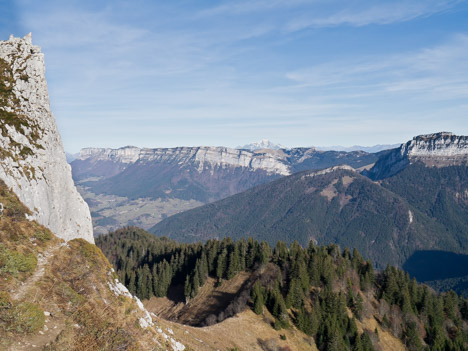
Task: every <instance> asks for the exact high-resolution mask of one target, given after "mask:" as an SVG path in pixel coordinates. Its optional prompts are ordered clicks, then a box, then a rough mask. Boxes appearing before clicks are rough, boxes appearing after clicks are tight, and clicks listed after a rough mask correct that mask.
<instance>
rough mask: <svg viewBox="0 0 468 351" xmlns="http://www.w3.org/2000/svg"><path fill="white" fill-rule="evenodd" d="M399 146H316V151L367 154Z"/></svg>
mask: <svg viewBox="0 0 468 351" xmlns="http://www.w3.org/2000/svg"><path fill="white" fill-rule="evenodd" d="M399 146H400V144H377V145H373V146H361V145H353V146H341V145H334V146H316V147H315V148H316V149H317V150H321V151H346V152H351V151H365V152H369V153H374V152H380V151H384V150H390V149H395V148H397V147H399Z"/></svg>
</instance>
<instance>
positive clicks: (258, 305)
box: [97, 227, 468, 351]
mask: <svg viewBox="0 0 468 351" xmlns="http://www.w3.org/2000/svg"><path fill="white" fill-rule="evenodd" d="M97 244H98V245H99V246H100V247H101V248H102V250H103V252H104V253H105V254H106V255H107V256H108V257H109V259H110V260H111V261H112V262H113V264H114V266H115V267H116V269H117V274H118V275H119V277H120V279H121V280H122V281H125V283H126V284H127V286H128V287H129V289H130V290H131V291H133V292H135V293H136V294H137V295H138V296H140V297H141V298H143V299H148V298H151V299H152V300H151V301H148V300H145V303H146V304H147V305H148V306H151V305H154V304H157V302H158V301H159V302H163V301H165V300H167V299H169V300H170V299H177V296H178V295H179V294H178V293H177V292H178V291H179V292H181V293H182V296H181V297H179V298H182V299H183V301H180V304H182V305H183V307H182V310H180V309H178V310H177V311H179V312H180V313H174V314H172V317H171V319H172V320H173V321H180V320H184V321H186V322H187V321H188V323H194V325H213V324H216V323H220V325H223V323H224V324H225V323H227V322H228V321H229V319H227V320H226V318H230V317H232V316H234V317H233V319H237V318H239V319H237V320H236V323H243V322H245V321H246V318H245V316H246V310H248V309H251V310H252V311H253V312H254V313H256V314H258V315H260V316H263V321H260V320H259V321H258V323H257V324H259V325H264V324H266V325H269V328H270V329H269V330H272V329H276V330H278V331H281V332H282V331H284V332H282V333H283V334H281V335H280V339H284V340H285V341H286V344H287V345H288V346H289V347H290V348H285V349H284V350H289V349H302V347H299V346H298V344H296V342H297V339H296V338H295V336H294V334H291V330H294V329H296V328H297V329H299V330H301V331H302V332H303V333H304V334H305V335H307V336H308V337H310V338H312V339H311V342H312V344H311V346H310V347H309V348H308V349H314V347H317V349H319V350H332V351H333V350H337V351H338V350H339V351H346V350H405V349H406V350H423V349H427V350H465V349H466V348H467V346H468V344H467V342H468V334H467V332H468V324H467V318H468V300H466V299H463V298H460V297H458V296H457V295H456V294H455V293H453V292H449V293H445V294H442V295H437V294H435V293H434V292H433V291H431V290H430V289H429V288H428V287H427V286H422V285H418V284H417V283H416V281H415V280H414V279H413V280H411V279H410V278H409V276H408V274H406V273H404V272H403V271H401V270H398V269H396V268H394V267H390V266H389V267H387V268H386V269H385V270H384V271H382V272H380V273H377V272H375V271H374V269H373V267H372V264H371V263H370V261H366V260H364V259H363V258H362V257H361V255H360V254H359V252H358V251H357V250H354V251H353V252H352V253H351V252H350V251H349V250H348V249H345V250H343V251H341V250H340V248H339V247H338V246H336V245H328V246H321V247H319V246H316V245H314V244H312V243H311V244H310V245H308V246H307V247H306V248H302V247H301V246H300V245H298V244H297V242H296V243H293V244H291V245H290V246H289V247H288V246H286V245H285V244H284V243H283V242H278V243H277V244H276V245H275V246H274V248H272V247H271V246H269V245H268V244H267V243H266V242H258V241H256V240H253V239H251V238H249V239H248V240H243V239H242V240H239V241H236V242H233V241H232V240H231V239H230V238H227V239H223V240H221V241H218V240H209V241H208V242H206V243H205V244H200V243H197V244H178V243H176V242H174V241H172V240H169V239H167V238H158V237H155V236H153V235H150V234H148V233H146V232H144V231H143V230H141V229H138V228H132V227H127V228H123V229H121V230H119V231H116V232H114V233H110V234H109V235H107V236H100V237H99V238H98V239H97ZM239 280H241V281H243V282H244V283H243V284H238V283H236V282H238V281H239ZM213 282H216V283H215V284H216V286H218V287H220V288H219V289H214V290H210V289H212V288H210V287H211V286H212V284H213ZM231 282H232V283H231ZM230 284H231V286H237V288H236V289H235V290H234V291H232V290H231V291H230V293H225V295H222V294H223V293H222V291H223V289H222V287H225V286H229V285H230ZM210 291H211V292H210ZM200 295H201V296H200ZM210 295H211V297H210ZM154 296H157V297H158V298H155V297H154ZM223 296H224V297H226V296H227V297H228V300H229V302H228V303H224V304H223V303H221V302H218V303H208V301H212V300H213V298H215V299H218V300H223ZM153 299H155V300H154V301H153ZM192 301H193V302H192ZM150 302H151V303H150ZM190 311H194V312H195V311H197V315H193V317H194V319H192V320H191V319H190V318H189V319H187V313H190ZM208 312H209V313H208ZM166 313H167V311H166ZM199 313H204V315H205V316H206V318H205V319H204V320H200V319H198V318H197V317H198V314H199ZM238 315H240V316H241V317H236V316H238ZM182 318H183V319H182ZM191 321H192V322H191ZM186 322H184V323H186ZM230 325H231V328H233V329H231V331H230V332H231V333H233V332H235V330H236V329H235V328H236V327H235V323H234V324H233V323H231V324H230ZM206 330H209V328H208V329H206ZM257 330H258V329H257ZM263 330H265V333H266V332H267V330H268V329H263ZM253 332H254V329H253V328H252V329H251V330H250V331H249V332H248V333H249V334H251V333H253ZM286 335H288V337H287V336H286ZM263 338H264V336H263V335H262V336H260V335H259V338H258V344H262V347H267V348H263V349H264V350H265V349H266V350H277V349H280V348H279V347H278V346H276V348H275V346H274V344H275V343H276V341H275V340H270V341H271V342H273V347H272V348H269V347H268V343H267V342H266V341H265V340H264V339H263ZM289 338H291V339H289ZM258 344H257V345H258ZM270 345H271V344H270Z"/></svg>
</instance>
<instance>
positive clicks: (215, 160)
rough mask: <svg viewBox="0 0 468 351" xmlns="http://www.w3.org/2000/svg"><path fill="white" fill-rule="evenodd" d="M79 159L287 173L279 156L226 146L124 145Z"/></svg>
mask: <svg viewBox="0 0 468 351" xmlns="http://www.w3.org/2000/svg"><path fill="white" fill-rule="evenodd" d="M79 159H80V160H86V159H93V160H95V161H98V160H99V161H106V160H107V161H112V162H118V163H123V164H130V163H135V162H137V161H140V162H165V163H174V162H175V163H178V164H189V163H192V164H196V167H197V169H198V171H199V172H201V171H203V170H204V169H214V168H216V167H221V168H223V167H230V166H232V167H247V168H250V169H251V170H253V171H255V170H264V171H266V172H268V173H269V174H281V175H289V174H290V170H289V168H288V165H287V164H286V163H285V161H284V156H283V155H282V154H281V153H262V152H251V151H248V150H237V149H231V148H227V147H210V146H200V147H176V148H156V149H139V148H137V147H133V146H126V147H123V148H120V149H108V148H106V149H104V148H102V149H100V148H86V149H83V150H81V151H80V156H79Z"/></svg>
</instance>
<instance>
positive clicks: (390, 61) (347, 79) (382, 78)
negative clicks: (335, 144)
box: [286, 34, 468, 99]
mask: <svg viewBox="0 0 468 351" xmlns="http://www.w3.org/2000/svg"><path fill="white" fill-rule="evenodd" d="M467 71H468V35H465V34H459V35H456V36H455V37H454V38H452V39H451V40H450V41H449V42H448V43H446V44H443V45H439V46H435V47H432V48H428V49H423V50H420V51H418V52H413V53H408V54H393V55H390V56H389V57H382V56H371V57H367V58H360V59H359V60H358V61H356V60H355V61H349V60H347V61H337V62H329V63H325V64H320V65H316V66H313V67H310V68H306V69H301V70H297V71H292V72H288V73H287V74H286V77H287V78H288V79H290V80H292V81H295V82H297V83H299V85H300V86H301V87H303V88H314V89H318V88H326V89H329V90H328V91H330V90H334V91H335V93H336V94H341V93H343V91H346V90H349V91H350V93H352V94H353V95H356V94H360V95H361V96H365V95H366V94H368V95H376V94H386V93H404V94H407V93H412V94H418V95H422V96H425V97H426V98H429V99H458V98H461V97H463V96H467V95H466V92H467V86H468V76H467V75H466V74H465V72H467ZM332 94H333V92H332Z"/></svg>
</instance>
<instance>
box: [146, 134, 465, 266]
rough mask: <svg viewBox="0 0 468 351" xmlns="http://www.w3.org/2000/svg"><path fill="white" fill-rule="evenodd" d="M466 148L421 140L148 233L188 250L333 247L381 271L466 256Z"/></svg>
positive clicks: (178, 218) (447, 139) (262, 189)
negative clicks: (350, 250) (242, 243)
mask: <svg viewBox="0 0 468 351" xmlns="http://www.w3.org/2000/svg"><path fill="white" fill-rule="evenodd" d="M467 140H468V137H460V136H455V135H452V134H450V133H437V134H431V135H422V136H418V137H415V138H414V139H413V140H411V141H409V142H408V143H405V144H402V145H401V146H400V147H399V148H397V149H393V150H391V151H389V152H385V153H383V154H382V155H381V156H380V158H379V159H378V160H377V162H376V163H375V165H374V166H373V167H372V168H370V169H369V170H363V171H362V172H361V173H360V172H358V171H357V170H355V169H354V168H352V167H350V166H335V167H331V168H327V169H324V170H320V171H305V172H300V173H297V174H293V175H291V176H287V177H282V178H280V179H278V180H275V181H273V182H271V183H268V184H264V185H262V186H258V187H255V188H253V189H250V190H247V191H245V192H243V193H240V194H237V195H234V196H231V197H229V198H226V199H224V200H221V201H218V202H214V203H212V204H208V205H206V206H202V207H199V208H196V209H193V210H190V211H186V212H184V213H181V214H177V215H174V216H172V217H169V218H167V219H165V220H164V221H162V222H160V223H158V224H156V225H155V226H154V227H153V228H151V229H150V231H151V232H153V233H155V234H157V235H160V236H167V237H169V238H173V239H177V240H182V241H187V242H195V241H198V240H206V239H210V238H222V237H232V238H240V237H247V236H252V237H254V238H256V239H258V240H266V241H268V242H269V243H271V244H272V243H274V242H276V240H284V241H286V242H289V243H291V242H293V241H294V240H297V241H298V242H299V243H300V244H302V245H307V244H308V242H309V241H310V240H312V241H314V242H317V243H318V244H325V243H327V244H328V243H330V242H333V243H337V244H339V245H340V246H342V247H357V248H358V249H359V251H360V252H362V253H363V254H364V255H365V256H366V257H369V258H371V259H372V261H373V262H375V263H376V264H377V266H378V267H381V268H382V267H385V265H387V264H388V263H391V264H394V265H400V266H401V265H402V264H404V262H405V261H406V260H407V259H408V258H409V257H410V256H411V255H412V254H414V253H415V252H416V251H420V250H429V249H432V250H435V249H439V250H447V251H451V252H458V253H465V254H466V253H468V216H467V213H468V202H467V201H468V196H467V195H468V190H467V189H468V172H467V156H468V144H467ZM436 165H437V166H436Z"/></svg>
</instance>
